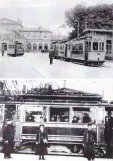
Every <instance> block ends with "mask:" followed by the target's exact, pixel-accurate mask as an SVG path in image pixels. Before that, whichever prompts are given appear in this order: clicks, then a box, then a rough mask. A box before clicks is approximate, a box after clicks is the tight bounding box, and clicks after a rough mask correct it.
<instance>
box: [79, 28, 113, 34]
mask: <svg viewBox="0 0 113 161" xmlns="http://www.w3.org/2000/svg"><path fill="white" fill-rule="evenodd" d="M88 31H90V32H91V31H93V32H102V33H113V30H111V29H85V30H84V31H83V32H82V33H85V32H88Z"/></svg>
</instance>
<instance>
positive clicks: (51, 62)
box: [49, 48, 53, 65]
mask: <svg viewBox="0 0 113 161" xmlns="http://www.w3.org/2000/svg"><path fill="white" fill-rule="evenodd" d="M49 59H50V65H51V64H53V50H52V48H50V51H49Z"/></svg>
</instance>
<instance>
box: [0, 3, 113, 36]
mask: <svg viewBox="0 0 113 161" xmlns="http://www.w3.org/2000/svg"><path fill="white" fill-rule="evenodd" d="M86 2H87V3H86ZM103 3H106V4H111V3H113V2H112V0H94V1H93V0H87V1H86V0H0V18H3V17H5V18H9V19H12V20H18V18H19V19H21V20H22V23H23V26H25V27H33V26H34V27H37V26H42V27H44V28H47V29H51V30H52V31H53V32H55V33H57V32H58V31H60V32H61V33H62V34H63V35H65V34H67V33H68V32H69V31H70V30H71V29H70V28H67V29H65V30H64V29H61V28H60V29H58V28H59V26H61V25H62V24H64V23H65V11H66V10H69V9H70V8H73V7H74V6H76V5H77V4H83V5H85V6H91V5H96V4H103Z"/></svg>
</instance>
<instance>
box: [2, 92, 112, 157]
mask: <svg viewBox="0 0 113 161" xmlns="http://www.w3.org/2000/svg"><path fill="white" fill-rule="evenodd" d="M101 100H102V97H101V96H100V95H96V94H89V93H83V92H79V91H75V92H73V91H70V90H67V89H66V90H65V91H64V89H62V91H61V90H60V91H55V92H54V94H53V93H49V94H46V93H45V94H42V95H32V94H27V95H19V96H18V99H17V100H16V101H13V102H9V101H3V102H2V103H1V104H0V122H1V124H0V142H1V143H2V128H3V127H4V125H5V120H6V119H11V120H12V121H13V124H14V127H15V151H16V152H18V151H21V152H23V149H25V148H28V147H29V148H30V149H31V151H34V150H35V139H36V133H37V130H38V128H39V125H40V124H44V125H45V128H46V130H47V132H48V140H49V148H48V149H49V151H50V152H53V151H55V150H56V149H57V146H62V147H65V148H67V149H68V150H69V151H70V153H69V154H70V155H71V154H74V153H76V154H79V153H80V152H81V151H82V150H83V147H82V139H83V134H84V131H85V130H86V129H87V123H88V122H89V121H92V123H93V129H94V130H95V131H96V134H97V143H98V146H99V149H100V150H99V152H100V151H101V153H99V155H101V156H103V155H104V152H105V142H104V118H105V116H106V114H107V111H108V110H110V111H112V112H113V105H109V104H105V103H101ZM41 116H42V117H43V120H40V117H41ZM74 116H76V117H77V118H78V119H77V121H75V122H74V121H73V118H74ZM58 150H59V148H58V149H57V151H58ZM62 151H63V150H62Z"/></svg>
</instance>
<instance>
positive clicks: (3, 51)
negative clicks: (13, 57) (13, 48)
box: [2, 46, 4, 56]
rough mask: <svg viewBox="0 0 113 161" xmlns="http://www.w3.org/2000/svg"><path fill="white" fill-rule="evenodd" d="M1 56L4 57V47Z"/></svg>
mask: <svg viewBox="0 0 113 161" xmlns="http://www.w3.org/2000/svg"><path fill="white" fill-rule="evenodd" d="M2 56H4V46H2Z"/></svg>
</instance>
